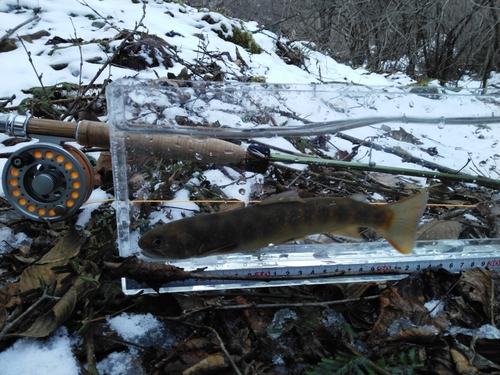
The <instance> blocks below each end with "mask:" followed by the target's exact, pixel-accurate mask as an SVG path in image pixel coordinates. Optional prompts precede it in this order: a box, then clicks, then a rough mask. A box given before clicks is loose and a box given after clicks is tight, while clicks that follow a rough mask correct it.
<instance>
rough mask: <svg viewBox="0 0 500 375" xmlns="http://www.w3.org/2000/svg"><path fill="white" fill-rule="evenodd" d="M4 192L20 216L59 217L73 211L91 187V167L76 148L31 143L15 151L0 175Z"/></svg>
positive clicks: (42, 219)
mask: <svg viewBox="0 0 500 375" xmlns="http://www.w3.org/2000/svg"><path fill="white" fill-rule="evenodd" d="M2 186H3V190H4V194H5V196H6V198H7V199H8V200H9V202H10V203H11V204H12V206H13V207H14V208H15V209H16V210H17V211H19V212H20V213H21V214H22V215H23V216H25V217H27V218H29V219H31V220H36V221H59V220H64V219H66V218H68V217H70V216H72V215H74V214H75V213H76V212H77V211H78V210H79V209H80V207H81V205H82V204H83V203H84V202H85V201H86V200H87V199H88V198H89V196H90V194H91V193H92V189H93V187H94V174H93V168H92V165H91V164H90V162H89V160H88V159H87V157H86V156H85V155H84V154H83V153H82V152H81V151H80V150H78V149H77V148H75V147H72V146H69V145H62V146H61V145H58V144H54V143H44V142H40V143H34V144H30V145H27V146H25V147H22V148H20V149H19V150H17V151H16V152H14V153H13V154H12V155H11V156H10V157H9V159H8V160H7V163H6V164H5V167H4V170H3V175H2Z"/></svg>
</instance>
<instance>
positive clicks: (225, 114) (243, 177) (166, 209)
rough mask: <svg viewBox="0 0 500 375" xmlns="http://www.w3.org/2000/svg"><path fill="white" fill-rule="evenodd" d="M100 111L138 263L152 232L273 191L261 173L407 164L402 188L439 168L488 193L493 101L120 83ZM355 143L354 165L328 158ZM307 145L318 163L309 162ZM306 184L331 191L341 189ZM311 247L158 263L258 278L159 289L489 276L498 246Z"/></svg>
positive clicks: (499, 254) (402, 92)
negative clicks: (411, 275)
mask: <svg viewBox="0 0 500 375" xmlns="http://www.w3.org/2000/svg"><path fill="white" fill-rule="evenodd" d="M107 103H108V113H109V121H108V122H109V125H110V139H111V154H112V161H113V172H114V183H115V198H116V215H117V223H118V245H119V249H120V255H122V256H129V255H137V256H140V257H142V256H143V255H141V253H140V248H139V247H138V240H139V238H140V236H141V235H143V234H144V233H145V232H146V231H147V230H148V229H150V228H152V227H154V226H155V225H157V224H158V223H168V222H171V221H175V220H180V219H182V218H183V217H187V216H193V215H195V214H199V212H198V211H200V207H202V208H203V209H205V210H207V211H217V210H219V211H220V210H223V209H225V208H226V206H230V205H231V204H233V203H234V204H237V203H236V202H240V203H239V204H240V205H248V204H252V203H255V202H256V201H258V200H260V198H261V196H263V195H266V194H267V193H269V192H270V191H271V190H272V187H273V186H272V185H269V184H268V182H269V181H270V180H272V179H273V178H272V177H273V176H269V170H270V168H269V166H270V165H272V166H273V169H274V170H276V168H278V169H279V166H283V168H292V169H294V170H295V171H299V175H300V171H307V170H308V168H310V167H311V166H316V167H318V166H326V167H331V168H341V169H344V170H347V171H349V168H352V169H353V170H354V169H356V168H357V167H363V166H367V165H369V166H371V167H372V168H373V170H374V172H369V173H367V174H366V179H367V180H368V179H369V178H370V175H373V176H376V175H378V176H380V174H381V173H384V172H385V171H386V170H385V169H384V168H389V169H392V172H394V169H397V168H401V167H403V166H404V167H405V169H412V170H414V171H415V176H414V177H410V178H408V180H407V181H406V182H411V183H414V184H416V185H418V184H420V185H421V186H425V183H426V179H427V178H432V176H433V173H435V171H433V169H432V167H433V166H434V165H439V166H440V167H441V169H444V170H445V172H448V175H449V177H450V179H453V178H454V176H455V177H456V176H458V178H461V177H464V178H465V177H468V178H469V177H470V178H471V179H470V180H469V181H470V182H471V183H472V182H477V183H481V184H483V185H484V186H487V187H489V188H493V189H495V188H496V189H498V177H499V174H498V170H497V163H498V160H500V155H499V154H498V149H497V148H496V146H497V144H498V134H499V132H498V131H499V119H500V117H499V114H500V107H499V103H500V97H499V95H498V93H497V92H489V93H484V92H479V91H478V92H475V91H470V90H469V91H468V90H465V89H462V90H460V91H453V90H448V89H445V88H434V87H407V86H391V87H366V86H359V85H344V84H326V85H316V84H311V85H295V84H293V85H292V84H271V83H269V84H267V83H237V82H186V81H169V80H155V81H141V80H135V79H122V80H118V81H116V82H114V83H113V84H111V85H110V86H109V87H108V89H107ZM457 137H458V138H460V139H466V138H467V137H469V138H470V140H471V141H474V143H473V145H474V146H473V147H470V148H469V147H464V146H463V144H464V143H463V142H462V143H457V142H456V139H458V138H457ZM353 142H354V143H353ZM313 145H314V146H313ZM353 145H356V152H357V154H356V156H355V157H354V158H353V160H352V164H347V162H342V161H341V160H340V161H339V160H338V159H339V152H340V151H341V150H348V151H351V150H353ZM313 147H314V148H315V149H320V150H321V155H317V153H316V155H311V153H310V152H309V151H310V149H312V148H313ZM299 149H301V150H300V152H299ZM332 161H335V164H334V163H333V162H332ZM343 163H344V164H343ZM402 163H404V165H403V164H402ZM422 164H424V165H422ZM377 168H379V169H377ZM311 176H313V177H311ZM314 176H315V174H314V173H313V174H308V178H309V179H311V178H314ZM401 181H402V183H403V182H405V180H404V179H403V180H401ZM292 183H294V181H292ZM314 183H318V184H319V183H321V184H322V186H323V190H322V192H323V193H324V194H325V195H328V193H330V192H331V190H333V189H334V187H335V186H338V184H341V183H342V182H341V181H338V180H332V181H315V182H314ZM416 185H415V186H416ZM276 225H279V223H277V224H276ZM322 240H323V239H322V238H321V236H319V235H316V236H314V237H312V241H307V240H306V241H298V242H297V243H295V244H286V245H279V244H272V243H271V244H270V246H268V247H266V248H263V249H261V250H258V251H255V252H251V253H232V254H226V255H209V256H206V257H196V258H190V259H183V260H175V259H173V260H169V261H168V262H169V263H171V264H173V265H176V266H179V267H182V268H184V269H185V270H195V269H199V268H204V269H205V271H204V272H205V273H206V274H207V275H208V274H213V273H217V274H223V275H252V276H254V278H255V280H251V281H241V280H218V281H217V280H209V279H204V280H201V279H200V280H188V281H183V282H175V283H170V284H168V285H166V286H164V288H162V289H161V291H189V290H213V289H229V288H239V287H258V286H270V285H294V284H295V285H296V284H304V283H326V282H332V281H333V280H335V282H343V281H348V280H349V281H355V280H359V281H366V280H377V279H381V278H382V279H391V278H398V277H402V276H401V274H398V271H405V272H406V271H412V270H418V269H421V268H422V267H428V266H442V267H445V268H447V269H449V270H451V271H459V270H460V269H464V268H471V267H474V266H488V267H490V268H495V267H499V266H500V240H499V239H482V240H481V239H478V240H440V241H433V242H429V241H427V242H426V241H420V242H418V243H417V245H416V247H415V250H414V251H413V253H412V254H411V255H403V254H399V253H397V252H396V250H395V249H394V248H392V247H391V246H390V245H389V244H388V243H387V242H385V241H383V240H380V241H375V242H361V243H321V242H322ZM311 242H312V243H313V244H311ZM314 242H319V243H314ZM275 245H276V246H275ZM145 259H148V260H152V261H158V260H154V259H150V258H145ZM163 262H164V261H163ZM318 274H321V275H324V276H323V277H322V276H320V275H318ZM288 276H295V278H294V279H287V277H288ZM334 276H335V277H334ZM259 277H262V280H259ZM123 288H124V291H125V292H126V293H128V294H133V293H136V292H137V291H138V290H144V289H145V288H144V287H143V286H141V285H138V284H136V283H134V282H133V281H131V280H123ZM146 291H149V290H148V289H146Z"/></svg>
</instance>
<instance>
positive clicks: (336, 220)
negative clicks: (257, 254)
mask: <svg viewBox="0 0 500 375" xmlns="http://www.w3.org/2000/svg"><path fill="white" fill-rule="evenodd" d="M427 200H428V192H426V191H424V192H422V193H418V194H415V195H411V196H410V197H408V198H404V199H402V200H399V201H397V202H393V203H388V204H383V205H372V204H369V203H365V202H362V201H361V200H360V199H359V198H358V197H356V196H353V197H345V198H344V197H341V198H331V197H317V198H301V197H299V195H298V194H297V193H296V192H294V191H288V192H284V193H280V194H277V195H275V196H272V197H270V198H267V199H264V200H263V201H262V202H259V203H258V204H255V205H252V206H249V207H244V208H239V209H236V210H232V211H225V212H218V213H211V214H201V215H195V216H192V217H189V218H184V219H180V220H176V221H173V222H171V223H167V224H160V225H158V226H156V227H155V228H153V229H150V230H148V231H146V232H145V233H144V234H143V235H142V236H141V237H140V238H139V241H138V245H139V247H140V248H141V250H142V253H143V255H145V256H147V257H149V258H154V259H164V260H171V259H188V258H193V257H203V256H208V255H215V254H230V253H245V252H252V251H255V250H258V249H261V248H264V247H267V246H270V244H274V245H279V244H283V243H286V242H289V241H293V240H296V239H299V238H304V237H307V236H310V235H313V234H319V233H330V234H335V235H340V236H347V237H353V238H361V236H360V235H359V232H358V230H359V229H358V228H360V227H362V228H364V227H369V228H373V229H374V230H375V231H376V232H378V233H379V234H380V235H381V236H382V237H383V238H385V239H386V240H387V241H388V242H389V243H390V244H391V245H392V246H393V247H394V248H395V249H396V250H398V251H399V252H401V253H403V254H409V253H411V252H412V250H413V247H414V244H415V237H416V231H417V228H418V225H419V223H420V219H421V217H422V214H423V212H424V210H425V207H426V204H427Z"/></svg>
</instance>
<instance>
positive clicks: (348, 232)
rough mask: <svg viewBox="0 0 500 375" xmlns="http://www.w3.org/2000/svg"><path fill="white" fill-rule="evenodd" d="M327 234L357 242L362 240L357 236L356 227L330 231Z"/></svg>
mask: <svg viewBox="0 0 500 375" xmlns="http://www.w3.org/2000/svg"><path fill="white" fill-rule="evenodd" d="M328 233H330V234H334V235H336V236H342V237H350V238H356V239H359V240H360V239H362V237H361V236H360V235H359V232H358V228H357V227H343V228H339V229H335V230H332V231H330V232H328Z"/></svg>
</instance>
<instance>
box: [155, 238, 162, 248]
mask: <svg viewBox="0 0 500 375" xmlns="http://www.w3.org/2000/svg"><path fill="white" fill-rule="evenodd" d="M153 245H154V246H155V247H162V246H163V239H162V238H161V237H156V238H155V239H154V240H153Z"/></svg>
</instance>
